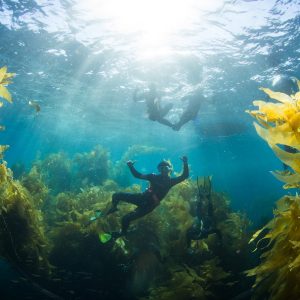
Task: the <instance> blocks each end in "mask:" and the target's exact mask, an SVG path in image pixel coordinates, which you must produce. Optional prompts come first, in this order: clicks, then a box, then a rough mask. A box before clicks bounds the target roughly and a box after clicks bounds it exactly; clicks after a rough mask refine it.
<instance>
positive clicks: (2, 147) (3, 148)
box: [0, 145, 9, 159]
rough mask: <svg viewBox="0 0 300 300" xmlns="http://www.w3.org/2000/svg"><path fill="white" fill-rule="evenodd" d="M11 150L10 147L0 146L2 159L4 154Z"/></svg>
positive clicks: (0, 157)
mask: <svg viewBox="0 0 300 300" xmlns="http://www.w3.org/2000/svg"><path fill="white" fill-rule="evenodd" d="M8 148H9V146H8V145H0V159H3V153H4V151H6V150H7V149H8Z"/></svg>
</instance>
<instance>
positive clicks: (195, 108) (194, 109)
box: [172, 94, 203, 131]
mask: <svg viewBox="0 0 300 300" xmlns="http://www.w3.org/2000/svg"><path fill="white" fill-rule="evenodd" d="M202 99H203V96H200V95H199V94H195V95H193V96H189V97H184V98H182V99H181V100H182V101H188V104H187V107H186V108H185V110H184V111H183V113H182V115H181V116H180V119H179V121H178V122H177V123H175V124H173V126H172V128H173V129H174V130H176V131H179V130H180V128H181V127H182V126H183V125H184V124H186V123H187V122H189V121H192V120H194V119H195V118H196V117H197V114H198V112H199V109H200V106H201V100H202Z"/></svg>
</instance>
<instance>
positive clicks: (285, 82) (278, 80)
mask: <svg viewBox="0 0 300 300" xmlns="http://www.w3.org/2000/svg"><path fill="white" fill-rule="evenodd" d="M272 90H273V91H274V92H281V93H285V94H287V95H293V94H295V93H297V92H298V85H297V79H296V78H295V77H291V76H287V75H283V74H279V75H275V76H274V77H273V78H272Z"/></svg>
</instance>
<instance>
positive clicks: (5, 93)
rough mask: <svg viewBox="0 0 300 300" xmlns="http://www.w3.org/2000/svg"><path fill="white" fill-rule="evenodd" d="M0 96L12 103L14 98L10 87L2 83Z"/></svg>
mask: <svg viewBox="0 0 300 300" xmlns="http://www.w3.org/2000/svg"><path fill="white" fill-rule="evenodd" d="M0 97H2V98H4V99H5V100H7V101H8V102H10V103H12V98H11V95H10V92H9V91H8V89H7V88H6V87H5V86H3V85H1V84H0Z"/></svg>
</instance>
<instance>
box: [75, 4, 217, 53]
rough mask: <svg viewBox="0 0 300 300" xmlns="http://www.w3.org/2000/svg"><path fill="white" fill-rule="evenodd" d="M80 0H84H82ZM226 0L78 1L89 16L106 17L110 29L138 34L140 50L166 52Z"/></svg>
mask: <svg viewBox="0 0 300 300" xmlns="http://www.w3.org/2000/svg"><path fill="white" fill-rule="evenodd" d="M80 2H81V1H80ZM222 2H223V0H210V1H208V0H126V1H125V0H109V1H107V0H86V1H84V4H82V2H81V3H80V4H78V5H79V6H80V7H77V8H80V10H81V11H85V13H86V14H88V15H89V16H88V17H89V18H91V19H93V20H95V19H98V20H103V19H104V20H107V21H108V22H109V24H110V28H109V30H111V31H114V32H116V33H120V34H122V35H128V36H129V35H131V34H137V36H138V40H137V41H136V50H137V51H138V52H140V53H144V54H145V53H148V54H149V53H151V52H153V53H166V52H168V48H169V47H170V44H171V43H172V39H173V38H174V36H176V35H177V34H178V33H181V32H182V31H184V30H188V29H189V28H190V27H191V26H192V23H193V22H201V16H202V15H203V14H204V13H205V12H207V11H210V10H215V9H216V8H217V7H219V6H220V4H222Z"/></svg>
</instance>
